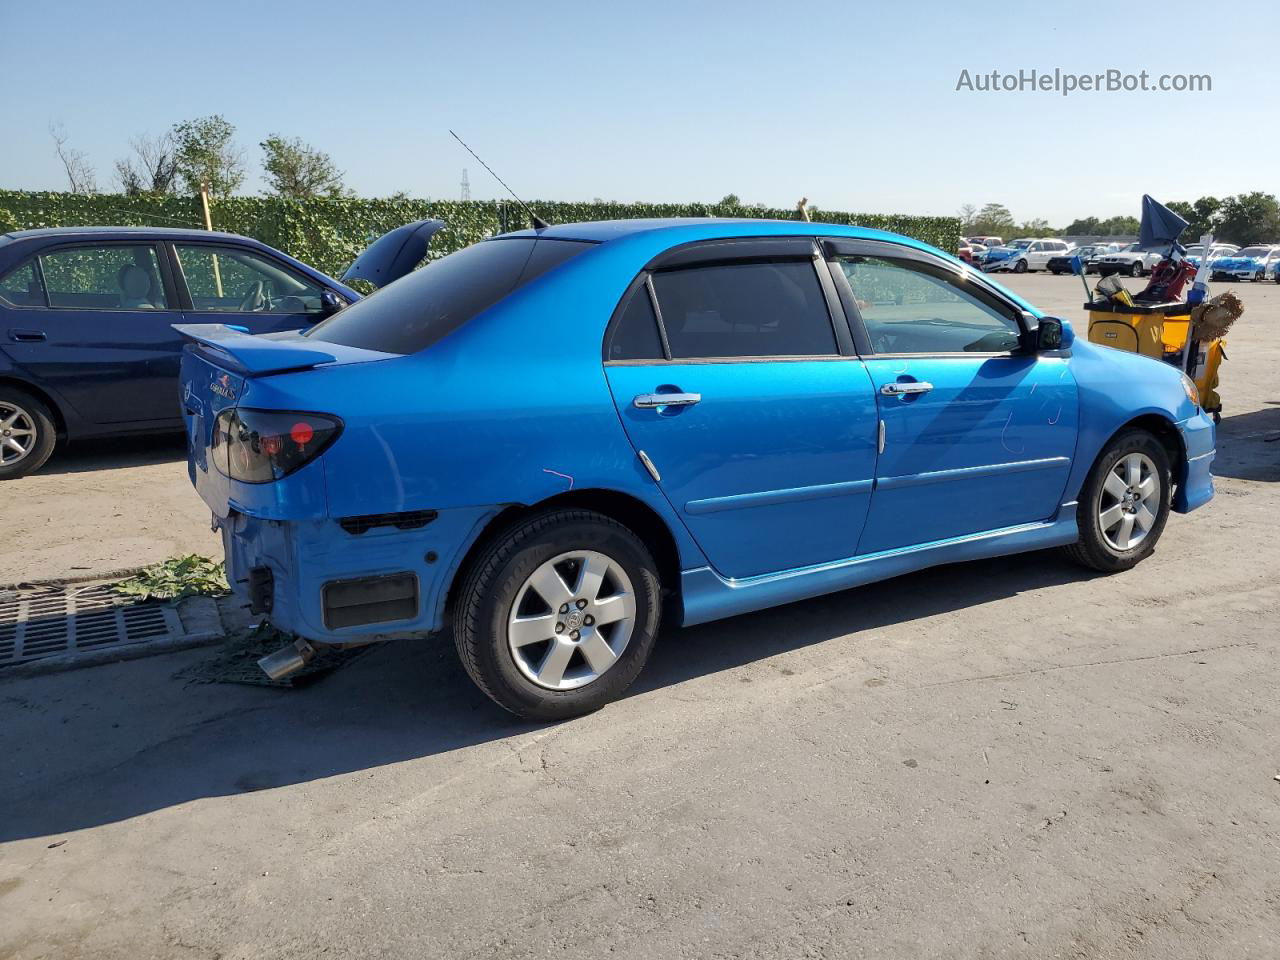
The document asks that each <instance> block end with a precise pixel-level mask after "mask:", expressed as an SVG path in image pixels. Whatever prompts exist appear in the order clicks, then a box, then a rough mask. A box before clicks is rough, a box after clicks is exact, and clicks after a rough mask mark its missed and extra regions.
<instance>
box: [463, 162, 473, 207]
mask: <svg viewBox="0 0 1280 960" xmlns="http://www.w3.org/2000/svg"><path fill="white" fill-rule="evenodd" d="M462 199H463V200H470V199H471V180H470V178H469V177H468V176H467V168H466V167H463V168H462Z"/></svg>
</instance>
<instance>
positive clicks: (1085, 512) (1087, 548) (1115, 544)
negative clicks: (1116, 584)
mask: <svg viewBox="0 0 1280 960" xmlns="http://www.w3.org/2000/svg"><path fill="white" fill-rule="evenodd" d="M1171 492H1172V471H1171V469H1170V466H1169V454H1168V453H1167V452H1166V451H1165V448H1164V446H1163V445H1161V443H1160V441H1159V440H1157V439H1156V438H1155V437H1153V436H1152V435H1151V434H1150V433H1148V432H1147V431H1145V430H1129V431H1126V432H1125V433H1122V434H1120V435H1119V436H1118V437H1116V438H1115V439H1114V440H1112V441H1111V443H1109V444H1108V445H1107V447H1106V449H1104V450H1103V451H1102V453H1101V454H1100V455H1099V456H1098V459H1097V461H1096V462H1095V463H1094V465H1093V469H1092V470H1090V471H1089V476H1088V479H1086V480H1085V484H1084V489H1083V490H1082V491H1081V492H1080V499H1079V503H1078V506H1077V508H1076V525H1077V527H1078V528H1079V531H1080V539H1079V541H1077V542H1076V543H1073V544H1071V545H1070V546H1069V547H1067V548H1066V551H1067V554H1068V555H1069V556H1070V557H1071V558H1072V559H1073V560H1075V561H1076V562H1077V563H1079V564H1082V565H1083V566H1086V567H1088V568H1090V569H1091V570H1098V571H1101V572H1102V573H1118V572H1120V571H1122V570H1128V569H1130V568H1132V567H1134V566H1137V564H1139V563H1141V562H1142V561H1143V560H1145V559H1146V558H1147V557H1149V556H1150V555H1151V553H1152V552H1153V551H1154V550H1155V547H1156V542H1157V541H1158V540H1159V539H1160V534H1162V533H1163V532H1164V526H1165V523H1166V522H1167V521H1168V519H1169V504H1170V499H1171V498H1170V494H1171Z"/></svg>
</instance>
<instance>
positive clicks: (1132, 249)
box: [1097, 243, 1166, 277]
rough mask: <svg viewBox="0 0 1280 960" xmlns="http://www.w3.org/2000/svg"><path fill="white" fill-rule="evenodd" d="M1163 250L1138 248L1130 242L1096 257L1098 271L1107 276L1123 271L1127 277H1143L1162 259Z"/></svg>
mask: <svg viewBox="0 0 1280 960" xmlns="http://www.w3.org/2000/svg"><path fill="white" fill-rule="evenodd" d="M1165 252H1166V251H1164V250H1139V249H1138V245H1137V244H1136V243H1131V244H1129V245H1128V246H1127V247H1125V248H1124V249H1123V250H1121V251H1119V252H1117V253H1108V254H1104V255H1103V256H1101V257H1099V258H1098V261H1097V263H1098V273H1099V274H1100V275H1102V276H1104V277H1109V276H1111V275H1113V274H1116V273H1123V274H1124V275H1125V276H1128V277H1143V276H1146V275H1147V274H1148V273H1150V272H1151V269H1152V268H1153V267H1154V266H1155V265H1156V264H1157V263H1159V262H1160V261H1161V260H1163V259H1164V255H1165Z"/></svg>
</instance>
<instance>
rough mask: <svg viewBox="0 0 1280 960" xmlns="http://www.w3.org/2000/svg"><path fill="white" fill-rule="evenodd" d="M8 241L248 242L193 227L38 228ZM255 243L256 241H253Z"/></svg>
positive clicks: (10, 236) (20, 232)
mask: <svg viewBox="0 0 1280 960" xmlns="http://www.w3.org/2000/svg"><path fill="white" fill-rule="evenodd" d="M4 236H5V237H7V238H8V239H10V240H46V239H57V238H62V237H80V236H84V237H163V238H165V239H169V240H178V239H185V240H249V239H250V238H249V237H242V236H240V235H239V234H237V233H220V232H218V231H216V230H199V229H196V228H195V227H38V228H36V229H34V230H14V231H13V232H11V233H6V234H5V235H4ZM255 242H256V241H255Z"/></svg>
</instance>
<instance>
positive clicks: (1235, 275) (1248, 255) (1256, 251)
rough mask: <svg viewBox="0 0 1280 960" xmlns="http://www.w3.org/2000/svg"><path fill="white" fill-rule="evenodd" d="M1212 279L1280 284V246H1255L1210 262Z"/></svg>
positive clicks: (1264, 244)
mask: <svg viewBox="0 0 1280 960" xmlns="http://www.w3.org/2000/svg"><path fill="white" fill-rule="evenodd" d="M1209 271H1210V276H1211V279H1214V280H1255V281H1261V280H1266V279H1268V278H1271V279H1274V280H1275V281H1276V282H1277V283H1280V244H1269V243H1263V244H1254V245H1252V246H1248V247H1245V248H1244V249H1242V250H1237V251H1235V252H1232V253H1223V254H1220V255H1219V256H1217V257H1213V258H1211V259H1210V260H1209Z"/></svg>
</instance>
